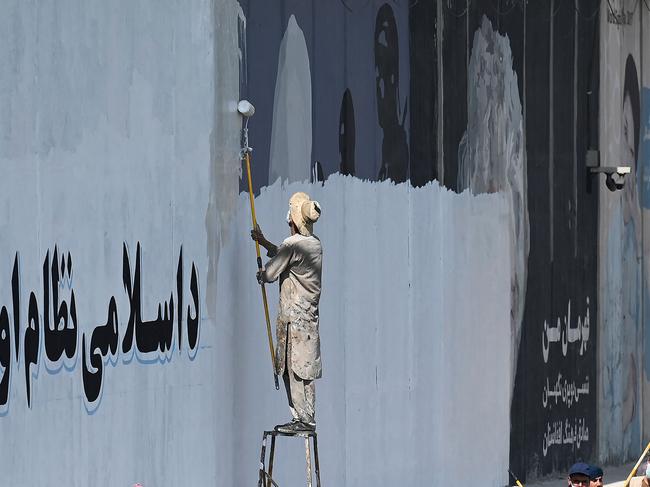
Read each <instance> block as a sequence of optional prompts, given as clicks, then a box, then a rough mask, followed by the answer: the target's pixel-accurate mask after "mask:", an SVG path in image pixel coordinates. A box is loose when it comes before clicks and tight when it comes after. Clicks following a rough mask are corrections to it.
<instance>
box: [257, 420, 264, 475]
mask: <svg viewBox="0 0 650 487" xmlns="http://www.w3.org/2000/svg"><path fill="white" fill-rule="evenodd" d="M265 462H266V432H264V436H262V453H260V478H259V480H258V481H257V487H266V482H264V474H265V471H266V465H265Z"/></svg>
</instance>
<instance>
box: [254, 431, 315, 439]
mask: <svg viewBox="0 0 650 487" xmlns="http://www.w3.org/2000/svg"><path fill="white" fill-rule="evenodd" d="M264 436H295V437H300V438H308V437H310V436H313V437H314V438H315V437H316V436H317V434H316V432H315V431H297V432H295V433H283V432H282V431H275V430H271V431H265V432H264Z"/></svg>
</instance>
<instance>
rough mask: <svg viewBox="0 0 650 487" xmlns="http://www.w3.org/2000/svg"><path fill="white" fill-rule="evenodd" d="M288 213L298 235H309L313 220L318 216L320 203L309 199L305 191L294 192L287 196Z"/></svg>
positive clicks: (311, 230) (311, 231)
mask: <svg viewBox="0 0 650 487" xmlns="http://www.w3.org/2000/svg"><path fill="white" fill-rule="evenodd" d="M289 214H290V215H291V220H292V221H293V223H294V224H295V225H296V227H297V228H298V232H300V235H304V236H305V237H309V236H311V235H312V233H313V227H314V222H316V221H317V220H318V218H320V204H319V203H318V201H313V200H312V199H310V198H309V195H308V194H307V193H303V192H298V193H294V194H293V196H291V198H289Z"/></svg>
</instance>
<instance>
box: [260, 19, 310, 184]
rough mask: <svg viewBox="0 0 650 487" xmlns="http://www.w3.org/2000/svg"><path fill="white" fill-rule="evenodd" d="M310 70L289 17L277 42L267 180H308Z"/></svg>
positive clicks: (301, 40) (300, 34)
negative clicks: (276, 72) (278, 50)
mask: <svg viewBox="0 0 650 487" xmlns="http://www.w3.org/2000/svg"><path fill="white" fill-rule="evenodd" d="M311 127H312V124H311V73H310V69H309V54H308V52H307V44H306V43H305V35H304V34H303V32H302V29H301V28H300V27H299V26H298V22H296V18H295V17H294V16H293V15H292V16H291V17H289V23H288V25H287V30H286V31H285V33H284V37H283V38H282V43H281V44H280V55H279V59H278V74H277V78H276V81H275V96H274V98H273V128H272V132H271V153H270V162H269V182H271V183H272V182H274V181H275V180H276V179H278V178H280V180H281V181H289V182H293V181H309V174H310V167H311V142H312V128H311Z"/></svg>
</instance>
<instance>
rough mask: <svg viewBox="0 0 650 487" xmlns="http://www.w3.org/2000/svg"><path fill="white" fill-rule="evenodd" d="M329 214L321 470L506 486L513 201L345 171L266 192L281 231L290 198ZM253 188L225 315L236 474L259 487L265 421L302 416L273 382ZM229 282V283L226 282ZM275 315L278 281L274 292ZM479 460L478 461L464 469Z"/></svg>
mask: <svg viewBox="0 0 650 487" xmlns="http://www.w3.org/2000/svg"><path fill="white" fill-rule="evenodd" d="M303 190H304V191H306V192H307V193H309V194H310V195H311V196H312V197H313V198H315V199H317V200H318V201H319V202H320V203H321V206H322V208H323V211H322V216H321V218H320V219H319V221H318V223H317V224H315V226H314V230H315V233H316V234H317V235H318V236H319V238H320V239H321V241H322V243H323V292H322V298H321V307H320V320H321V328H320V329H321V340H322V342H321V344H322V360H323V379H322V380H319V381H317V382H316V390H317V393H316V395H317V397H316V409H317V414H316V416H317V422H318V430H319V435H320V436H319V445H320V446H319V451H320V456H321V458H320V460H321V472H322V476H323V478H324V479H327V482H328V483H332V484H335V485H350V486H352V485H391V484H400V485H448V484H451V483H461V484H462V483H469V482H470V481H472V478H474V476H475V472H476V471H480V472H481V475H482V478H483V480H482V482H483V483H485V484H486V485H504V484H505V483H506V482H507V466H508V456H509V437H510V389H511V384H510V380H509V379H510V359H511V357H510V325H509V323H510V274H509V272H508V270H507V269H508V262H509V259H510V255H509V252H510V250H509V249H510V246H509V244H508V239H509V238H508V228H509V218H510V217H509V207H508V202H507V199H506V196H505V195H504V194H500V193H499V194H493V195H479V196H472V195H471V194H470V193H468V192H467V193H464V194H462V195H457V194H455V193H453V192H450V191H447V190H445V189H444V188H440V187H439V186H438V185H437V184H430V185H427V186H426V187H424V188H419V189H413V188H411V187H410V186H409V185H406V184H401V185H393V184H392V183H388V182H385V183H370V182H367V181H360V180H358V179H354V178H351V177H345V176H340V175H333V176H330V178H329V179H328V180H327V181H326V182H325V185H324V187H321V186H320V185H308V184H291V185H288V186H281V185H280V184H279V183H276V184H274V185H273V186H271V187H269V188H266V189H263V190H262V193H261V195H260V196H259V197H258V198H257V200H256V208H257V213H258V220H259V222H260V224H261V226H262V228H263V230H264V232H265V234H266V235H267V237H268V238H269V239H270V240H272V241H274V242H279V241H281V240H282V239H283V238H284V237H285V236H286V232H287V228H286V224H285V223H284V216H285V214H286V208H287V202H288V199H289V196H290V195H291V194H292V193H293V192H294V191H303ZM246 198H247V195H245V194H243V195H241V196H240V202H239V208H240V211H239V212H238V214H237V216H236V218H235V220H234V222H233V223H234V225H236V226H238V227H239V228H241V229H242V231H241V232H240V233H238V234H235V233H232V237H233V239H232V240H231V241H230V242H228V243H227V245H225V246H224V248H223V252H222V256H221V261H220V264H219V265H220V269H221V271H220V273H219V278H220V280H221V279H222V280H223V281H222V282H220V283H219V286H218V287H219V289H223V290H224V294H221V293H220V295H219V302H218V304H217V309H218V310H219V311H220V315H219V317H218V322H219V323H223V324H224V325H226V326H229V324H230V323H232V327H233V329H234V333H235V336H234V343H235V349H234V351H233V352H234V354H235V356H236V364H237V365H236V370H237V371H238V374H237V377H236V383H235V386H234V387H235V389H234V390H235V403H236V408H235V424H236V425H238V428H239V434H240V437H239V441H238V443H237V445H236V451H235V459H236V460H235V461H236V466H235V472H236V475H238V478H240V479H241V481H242V483H254V482H255V480H256V472H255V471H254V470H252V469H251V465H254V464H255V461H256V459H258V458H259V440H260V438H261V431H262V429H264V428H271V427H272V426H273V425H274V424H276V423H279V422H284V421H286V420H287V419H289V411H288V408H287V405H286V396H285V394H284V392H283V391H280V392H275V390H274V389H273V381H272V372H271V360H270V357H269V351H268V344H267V342H266V334H265V330H264V326H265V325H264V317H263V311H262V302H261V296H260V290H259V287H258V286H256V285H255V281H254V275H255V266H256V265H255V251H254V246H253V243H252V242H251V241H250V237H249V236H248V235H247V232H246V231H244V230H243V229H245V228H247V227H248V225H249V223H248V218H249V215H248V202H247V199H246ZM226 289H227V291H225V290H226ZM267 291H268V294H269V302H270V303H271V313H272V316H274V313H275V310H276V307H277V306H276V301H277V286H268V287H267ZM294 443H295V444H292V443H291V441H290V440H287V439H281V441H280V443H279V445H280V446H279V447H278V448H279V449H278V452H279V453H278V454H279V455H282V456H281V457H280V458H281V459H280V460H277V461H276V465H275V469H276V470H275V471H276V472H277V475H278V481H279V483H280V485H283V483H286V484H287V485H292V484H295V485H298V484H299V483H302V482H304V468H305V467H304V451H303V452H302V454H301V448H302V446H301V442H300V441H296V442H294ZM468 458H471V462H472V470H471V471H468V470H467V469H466V468H465V466H466V465H467V459H468Z"/></svg>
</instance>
